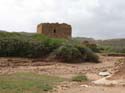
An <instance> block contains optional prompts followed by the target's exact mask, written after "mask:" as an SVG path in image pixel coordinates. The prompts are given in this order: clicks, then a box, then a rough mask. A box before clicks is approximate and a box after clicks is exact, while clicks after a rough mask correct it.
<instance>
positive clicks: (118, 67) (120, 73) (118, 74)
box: [108, 60, 125, 80]
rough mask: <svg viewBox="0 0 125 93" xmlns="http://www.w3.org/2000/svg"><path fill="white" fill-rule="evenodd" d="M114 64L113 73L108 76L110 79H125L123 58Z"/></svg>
mask: <svg viewBox="0 0 125 93" xmlns="http://www.w3.org/2000/svg"><path fill="white" fill-rule="evenodd" d="M122 61H123V62H119V63H116V64H115V69H114V71H115V72H114V74H113V75H112V76H111V77H110V78H108V79H110V80H123V79H125V60H122Z"/></svg>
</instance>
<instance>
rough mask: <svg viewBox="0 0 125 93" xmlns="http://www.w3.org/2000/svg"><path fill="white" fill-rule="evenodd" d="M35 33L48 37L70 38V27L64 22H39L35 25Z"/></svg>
mask: <svg viewBox="0 0 125 93" xmlns="http://www.w3.org/2000/svg"><path fill="white" fill-rule="evenodd" d="M37 33H39V34H44V35H46V36H48V37H50V38H63V39H70V38H71V37H72V27H71V25H68V24H65V23H62V24H59V23H41V24H39V25H38V26H37Z"/></svg>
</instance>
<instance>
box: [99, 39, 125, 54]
mask: <svg viewBox="0 0 125 93" xmlns="http://www.w3.org/2000/svg"><path fill="white" fill-rule="evenodd" d="M98 47H99V49H100V50H101V52H103V53H125V39H110V40H103V41H98Z"/></svg>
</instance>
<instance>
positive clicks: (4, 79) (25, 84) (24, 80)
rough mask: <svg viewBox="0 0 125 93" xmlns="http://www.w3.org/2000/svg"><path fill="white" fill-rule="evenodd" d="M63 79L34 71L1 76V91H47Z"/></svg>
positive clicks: (34, 92) (29, 92)
mask: <svg viewBox="0 0 125 93" xmlns="http://www.w3.org/2000/svg"><path fill="white" fill-rule="evenodd" d="M61 81H63V79H61V78H58V77H53V76H48V75H38V74H34V73H16V74H12V75H2V76H0V93H46V92H47V91H50V90H52V89H53V87H54V86H55V85H56V84H57V83H59V82H61Z"/></svg>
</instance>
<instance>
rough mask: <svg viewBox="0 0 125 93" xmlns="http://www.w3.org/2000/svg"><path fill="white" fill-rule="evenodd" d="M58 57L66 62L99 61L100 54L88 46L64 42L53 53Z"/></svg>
mask: <svg viewBox="0 0 125 93" xmlns="http://www.w3.org/2000/svg"><path fill="white" fill-rule="evenodd" d="M53 55H55V56H54V57H55V58H56V59H60V60H61V61H64V62H84V61H92V62H99V61H98V56H97V55H96V54H95V53H94V52H92V50H90V49H89V48H87V47H83V46H79V45H71V44H67V43H65V44H63V45H62V46H60V47H59V48H58V49H56V50H55V51H54V53H53Z"/></svg>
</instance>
